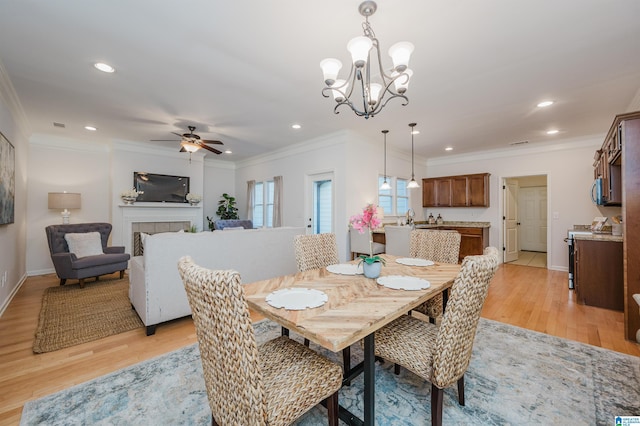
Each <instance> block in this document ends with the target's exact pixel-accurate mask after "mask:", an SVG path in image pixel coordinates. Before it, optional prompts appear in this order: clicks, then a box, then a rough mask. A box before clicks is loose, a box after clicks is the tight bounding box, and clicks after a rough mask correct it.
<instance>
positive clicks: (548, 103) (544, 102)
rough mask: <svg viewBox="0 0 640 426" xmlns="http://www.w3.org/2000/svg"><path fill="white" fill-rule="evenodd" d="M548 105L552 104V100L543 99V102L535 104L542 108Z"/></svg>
mask: <svg viewBox="0 0 640 426" xmlns="http://www.w3.org/2000/svg"><path fill="white" fill-rule="evenodd" d="M550 105H553V101H543V102H540V103H539V104H538V105H537V106H538V108H544V107H548V106H550Z"/></svg>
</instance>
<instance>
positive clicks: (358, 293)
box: [243, 255, 460, 425]
mask: <svg viewBox="0 0 640 426" xmlns="http://www.w3.org/2000/svg"><path fill="white" fill-rule="evenodd" d="M382 257H383V258H384V259H385V260H386V266H383V267H382V272H381V274H380V276H381V277H384V276H410V277H416V278H422V279H425V280H427V281H429V283H430V286H429V287H428V288H426V289H423V290H396V289H391V288H387V287H384V286H382V285H380V284H378V283H377V281H376V280H375V279H370V278H366V277H364V275H361V274H357V275H344V274H335V273H332V272H329V271H328V270H327V269H326V268H321V269H313V270H309V271H305V272H299V273H296V274H292V275H286V276H281V277H276V278H272V279H268V280H264V281H257V282H253V283H249V284H245V285H243V288H244V292H245V296H246V299H247V302H248V304H249V307H250V308H251V309H253V310H254V311H256V312H259V313H260V314H262V315H264V316H265V317H267V318H269V319H271V320H273V321H275V322H276V323H278V324H280V325H281V326H283V327H285V328H287V329H289V330H292V331H295V332H296V333H298V334H300V335H301V336H302V337H304V338H306V339H309V340H310V341H312V342H314V343H317V344H318V345H320V346H322V347H323V348H326V349H328V350H330V351H333V352H339V351H342V349H344V348H346V347H348V346H350V345H352V344H354V343H357V342H358V341H360V340H363V339H364V361H363V363H361V364H360V365H358V366H357V367H355V368H353V369H351V370H350V372H346V373H345V383H347V382H349V381H350V380H351V379H352V378H353V377H354V376H355V375H356V374H358V373H359V372H363V373H364V396H363V398H364V422H363V421H362V420H360V419H359V418H358V417H356V416H355V415H353V414H352V413H349V412H348V411H347V410H345V409H344V408H342V407H341V409H340V417H341V419H342V420H343V421H345V422H346V423H347V424H356V425H360V424H364V425H373V424H374V420H375V380H374V378H375V353H374V349H375V339H374V336H375V331H376V330H378V329H380V328H381V327H383V326H384V325H386V324H388V323H390V322H391V321H393V320H395V319H396V318H398V317H400V316H401V315H406V314H407V312H409V311H411V309H413V308H415V307H416V306H418V305H420V304H422V303H423V302H425V301H427V300H429V299H430V298H432V297H433V296H435V295H437V294H438V293H440V292H443V291H444V292H445V293H446V292H447V291H448V289H449V288H450V287H451V285H452V284H453V281H454V279H455V277H456V276H457V274H458V272H459V270H460V265H458V264H445V263H437V262H436V263H435V264H433V265H431V266H408V265H403V264H400V263H398V262H396V260H397V259H398V257H396V256H391V255H382ZM352 263H357V260H356V261H353V262H352ZM288 288H308V289H316V290H320V291H322V292H324V293H325V294H326V295H327V296H328V300H327V302H326V303H324V304H323V305H322V306H319V307H316V308H307V309H304V310H287V309H285V308H274V307H273V306H271V305H269V304H268V303H267V301H266V297H267V296H268V295H269V294H270V293H272V292H274V291H277V290H282V289H288ZM445 300H446V298H445Z"/></svg>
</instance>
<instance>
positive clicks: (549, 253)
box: [498, 171, 553, 269]
mask: <svg viewBox="0 0 640 426" xmlns="http://www.w3.org/2000/svg"><path fill="white" fill-rule="evenodd" d="M534 176H544V177H545V178H546V182H547V269H549V265H550V262H549V261H550V259H552V258H553V251H552V249H553V245H552V244H551V229H552V226H551V223H550V220H551V218H552V215H551V203H549V193H550V191H549V187H550V183H551V181H550V179H549V172H546V171H545V172H539V173H527V174H518V175H508V176H501V177H500V179H499V180H498V182H499V185H500V194H501V196H500V198H499V199H500V203H499V207H500V208H499V211H498V214H499V221H498V222H499V223H500V232H499V233H500V242H501V243H502V247H503V250H502V261H503V262H504V259H505V252H504V250H505V249H504V247H505V245H504V237H505V223H504V220H502V218H503V217H504V215H505V214H504V213H505V211H504V209H505V200H504V191H503V186H505V185H506V180H507V179H518V178H531V177H534ZM516 203H517V200H516Z"/></svg>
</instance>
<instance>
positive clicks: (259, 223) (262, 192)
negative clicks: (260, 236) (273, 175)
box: [253, 180, 273, 228]
mask: <svg viewBox="0 0 640 426" xmlns="http://www.w3.org/2000/svg"><path fill="white" fill-rule="evenodd" d="M253 200H254V203H253V227H254V228H265V227H266V228H272V227H273V181H272V180H268V181H265V182H256V186H255V189H254V193H253Z"/></svg>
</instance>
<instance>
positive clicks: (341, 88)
mask: <svg viewBox="0 0 640 426" xmlns="http://www.w3.org/2000/svg"><path fill="white" fill-rule="evenodd" d="M376 8H377V5H376V3H375V2H374V1H365V2H363V3H361V4H360V7H359V8H358V10H359V11H360V14H361V15H362V16H364V22H363V23H362V29H363V31H364V35H363V36H359V37H355V38H353V39H351V41H349V43H348V44H347V50H349V53H351V59H352V66H351V71H350V72H349V76H348V77H347V79H346V80H341V79H338V72H339V71H340V69H341V68H342V62H340V61H339V60H338V59H335V58H327V59H324V60H323V61H322V62H320V68H322V73H323V74H324V82H325V84H326V85H327V87H325V88H324V89H322V96H324V97H325V98H328V97H329V95H330V94H333V97H334V99H335V101H336V102H337V105H336V106H335V108H334V109H333V112H335V113H336V114H338V113H339V111H338V107H339V106H341V105H348V106H349V107H350V108H351V109H352V110H353V112H354V113H355V114H356V115H357V116H359V117H364V118H369V117H373V116H374V115H376V114H377V113H379V112H380V111H381V110H382V108H384V106H385V105H386V104H387V103H388V102H389V101H390V100H391V99H393V98H401V99H404V103H403V104H402V105H403V106H404V105H407V104H408V103H409V99H408V98H407V97H406V96H405V93H406V92H407V89H408V87H409V80H410V79H411V76H412V75H413V71H411V70H410V69H409V58H410V57H411V53H412V52H413V49H414V46H413V44H412V43H409V42H408V41H401V42H398V43H396V44H394V45H393V46H391V48H389V56H391V59H392V60H393V68H392V69H391V74H387V73H386V72H385V71H384V69H383V66H382V58H381V56H380V44H379V42H378V39H377V38H376V36H375V34H374V32H373V29H372V28H371V25H370V24H369V16H371V15H373V14H374V13H375V11H376ZM372 55H373V56H374V58H376V57H377V59H378V64H377V70H376V69H375V68H374V73H379V81H378V82H372V81H371V61H370V59H371V56H372ZM356 86H358V89H356ZM392 86H393V87H392ZM354 89H356V92H357V93H356V95H355V96H354V98H357V97H358V96H357V95H358V93H360V92H361V93H362V100H360V99H354V100H353V101H352V100H351V95H353V91H354ZM360 102H362V108H359V107H358V106H356V104H359V103H360Z"/></svg>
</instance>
